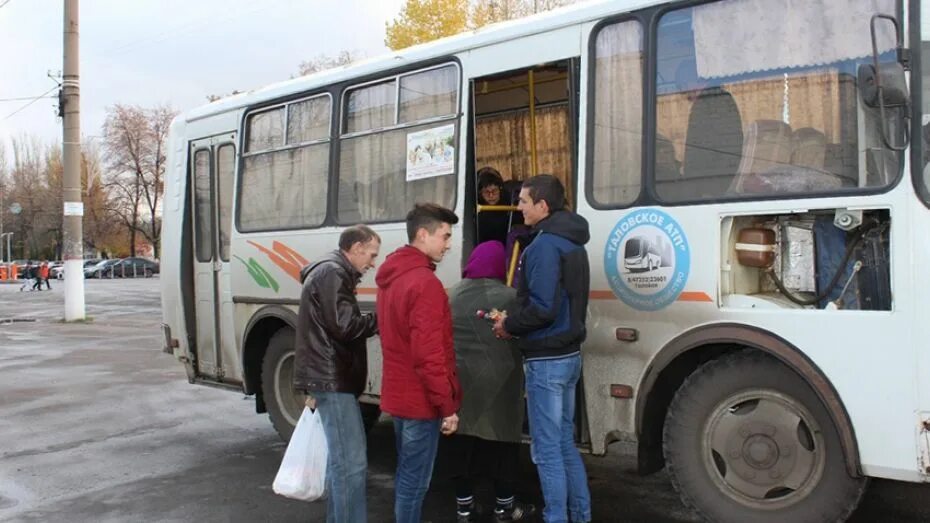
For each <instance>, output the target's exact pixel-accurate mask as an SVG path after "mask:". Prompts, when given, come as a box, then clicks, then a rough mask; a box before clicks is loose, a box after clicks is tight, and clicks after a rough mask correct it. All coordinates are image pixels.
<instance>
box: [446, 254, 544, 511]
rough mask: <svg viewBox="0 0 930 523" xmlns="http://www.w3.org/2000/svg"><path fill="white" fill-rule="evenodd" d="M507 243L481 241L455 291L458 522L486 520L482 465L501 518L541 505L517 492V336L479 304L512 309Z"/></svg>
mask: <svg viewBox="0 0 930 523" xmlns="http://www.w3.org/2000/svg"><path fill="white" fill-rule="evenodd" d="M506 264H507V261H506V255H505V254H504V244H503V243H501V242H499V241H488V242H484V243H481V244H479V245H477V246H476V247H475V249H474V250H473V251H472V253H471V256H469V258H468V264H467V265H466V266H465V270H464V271H463V272H462V281H461V282H459V283H458V284H456V285H455V286H454V287H453V288H452V289H451V290H450V292H449V304H450V306H451V307H452V336H453V339H454V341H455V357H456V360H455V363H456V369H457V371H458V376H459V381H460V382H461V384H462V391H463V396H462V406H461V408H460V409H459V430H458V432H457V433H456V434H455V436H453V437H452V438H451V440H450V442H449V446H448V448H449V452H448V456H449V458H451V459H450V461H451V464H452V468H453V470H454V472H453V479H454V481H455V501H456V519H457V521H458V523H473V522H476V521H480V520H481V518H482V516H483V514H482V513H481V512H482V511H481V508H480V504H479V503H477V501H476V500H475V482H476V479H477V476H478V475H479V474H478V473H479V471H481V470H482V469H483V472H485V473H486V474H487V475H488V476H490V477H491V478H492V479H493V481H494V495H495V498H496V500H495V504H494V520H495V521H496V522H498V523H501V522H508V521H526V520H529V519H531V518H532V517H533V515H534V514H535V513H536V507H534V506H533V505H530V504H525V503H521V502H519V501H517V500H516V497H515V495H514V490H515V488H516V484H517V471H518V466H519V463H518V457H519V453H520V442H521V440H522V439H523V362H522V360H521V357H520V351H519V350H518V349H517V347H516V345H514V343H513V342H511V341H508V340H503V339H499V338H496V337H494V335H493V333H492V332H491V330H490V329H488V324H487V320H486V319H484V318H481V317H479V315H478V314H477V313H478V311H494V310H501V311H502V310H505V309H506V308H507V307H508V306H509V304H510V302H512V301H513V299H514V298H515V297H516V291H515V290H514V289H512V288H510V287H508V286H507V285H506V284H505V283H504V278H505V268H506Z"/></svg>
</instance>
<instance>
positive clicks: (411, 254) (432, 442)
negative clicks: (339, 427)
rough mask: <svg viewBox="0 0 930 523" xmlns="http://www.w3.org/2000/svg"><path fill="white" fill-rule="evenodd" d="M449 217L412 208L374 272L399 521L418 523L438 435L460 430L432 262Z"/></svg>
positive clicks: (443, 308) (446, 316)
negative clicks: (402, 238)
mask: <svg viewBox="0 0 930 523" xmlns="http://www.w3.org/2000/svg"><path fill="white" fill-rule="evenodd" d="M458 221H459V219H458V217H457V216H456V215H455V213H454V212H452V211H450V210H449V209H446V208H444V207H440V206H438V205H435V204H418V205H417V206H415V207H414V208H413V210H411V211H410V212H409V213H408V214H407V239H408V241H409V244H408V245H405V246H403V247H401V248H399V249H397V250H396V251H394V252H393V253H391V254H390V255H389V256H388V257H387V259H385V261H384V264H382V265H381V268H380V269H379V270H378V275H377V276H376V277H375V281H376V283H377V284H378V298H377V312H378V330H379V331H380V333H381V353H382V358H383V364H384V367H383V372H382V377H381V379H382V383H381V410H383V411H384V412H387V413H388V414H390V415H391V416H393V418H394V434H395V438H396V440H397V443H396V445H397V473H396V475H395V478H394V485H395V486H394V516H395V518H396V521H397V523H420V512H421V509H422V506H423V498H424V497H425V496H426V491H427V489H429V482H430V477H431V476H432V474H433V462H434V461H435V459H436V448H437V445H438V444H439V433H440V432H441V433H443V434H446V435H449V434H452V433H454V432H455V431H456V429H457V428H458V416H457V415H456V412H457V411H458V410H459V405H460V404H461V400H462V391H461V386H460V385H459V379H458V376H457V375H456V372H455V350H454V348H453V346H452V313H451V311H450V309H449V298H448V296H447V295H446V291H445V289H444V288H443V286H442V282H440V281H439V278H437V277H436V275H435V274H434V271H435V270H436V264H437V263H439V262H440V261H442V258H443V256H445V254H446V251H448V250H449V248H450V247H451V246H452V225H454V224H456V223H458Z"/></svg>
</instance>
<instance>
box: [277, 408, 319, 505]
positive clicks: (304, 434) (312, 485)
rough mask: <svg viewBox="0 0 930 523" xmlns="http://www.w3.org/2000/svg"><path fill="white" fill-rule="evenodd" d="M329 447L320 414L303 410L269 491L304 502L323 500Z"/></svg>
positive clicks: (307, 409)
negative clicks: (271, 489)
mask: <svg viewBox="0 0 930 523" xmlns="http://www.w3.org/2000/svg"><path fill="white" fill-rule="evenodd" d="M328 454H329V447H327V445H326V434H325V433H324V432H323V421H322V420H321V419H320V413H319V411H316V412H314V411H312V410H310V408H309V407H304V412H303V414H301V415H300V420H299V421H297V427H295V428H294V434H292V435H291V441H290V443H288V445H287V450H285V451H284V459H283V460H282V461H281V468H279V469H278V475H277V476H275V478H274V483H273V484H272V488H273V489H274V491H275V493H276V494H280V495H282V496H286V497H289V498H294V499H299V500H303V501H316V500H318V499H323V498H324V497H326V459H327V457H328Z"/></svg>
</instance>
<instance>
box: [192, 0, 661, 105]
mask: <svg viewBox="0 0 930 523" xmlns="http://www.w3.org/2000/svg"><path fill="white" fill-rule="evenodd" d="M662 1H663V0H591V1H588V2H584V3H580V4H572V5H567V6H564V7H560V8H558V9H554V10H552V11H546V12H543V13H538V14H535V15H532V16H529V17H526V18H521V19H517V20H509V21H505V22H498V23H495V24H491V25H489V26H486V27H482V28H479V29H476V30H473V31H466V32H464V33H459V34H457V35H454V36H449V37H445V38H441V39H439V40H436V41H433V42H428V43H424V44H419V45H415V46H412V47H408V48H406V49H402V50H400V51H395V52H392V53H388V54H385V55H381V56H378V57H374V58H370V59H365V60H361V61H358V62H354V63H352V64H349V65H345V66H341V67H336V68H333V69H327V70H325V71H320V72H318V73H313V74H310V75H306V76H301V77H298V78H293V79H290V80H284V81H281V82H276V83H273V84H270V85H267V86H264V87H259V88H256V89H251V90H249V91H246V92H243V93H240V94H236V95H233V96H229V97H226V98H222V99H220V100H217V101H215V102H211V103H209V104H206V105H203V106H200V107H197V108H195V109H191V110H190V111H187V112H185V113H183V114H182V116H181V118H183V119H184V120H185V121H188V122H191V121H194V120H199V119H202V118H207V117H210V116H213V115H216V114H221V113H225V112H228V111H233V110H237V109H240V108H242V107H246V106H249V105H254V104H258V103H262V102H265V101H269V100H274V99H277V98H280V97H283V96H287V95H289V94H293V93H295V92H302V91H309V90H311V89H315V88H318V87H322V86H326V85H330V84H334V83H339V82H342V81H345V80H347V79H352V78H356V77H360V76H365V75H368V74H373V73H378V72H380V71H384V70H388V69H392V68H394V67H397V66H400V65H403V64H408V63H410V64H413V63H417V62H421V61H426V60H430V59H433V58H441V57H443V56H449V55H453V54H456V53H460V52H463V51H468V50H471V49H476V48H480V47H484V46H488V45H493V44H497V43H500V42H504V41H507V40H511V39H514V38H520V37H524V36H529V35H533V34H537V33H541V32H545V31H550V30H554V29H558V28H561V27H566V26H570V25H574V24H578V23H584V22H586V21H590V20H597V19H600V18H603V17H604V16H608V15H610V14H613V13H622V12H626V11H632V10H635V9H640V8H643V7H648V6H652V5H655V4H659V3H662Z"/></svg>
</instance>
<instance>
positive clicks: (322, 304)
mask: <svg viewBox="0 0 930 523" xmlns="http://www.w3.org/2000/svg"><path fill="white" fill-rule="evenodd" d="M361 277H362V275H361V274H360V273H359V272H358V270H356V269H355V267H353V266H352V264H351V263H349V260H348V259H346V257H345V256H344V255H343V254H342V252H340V251H338V250H337V251H333V252H331V253H329V254H327V255H325V256H323V257H322V258H320V259H319V260H318V261H316V262H315V263H312V264H310V265H308V266H306V267H304V268H303V270H301V271H300V278H301V281H303V290H302V291H301V293H300V308H299V310H298V312H297V336H296V340H295V367H294V386H295V388H297V389H298V390H305V391H308V392H311V393H312V392H314V391H321V392H348V393H352V394H355V395H356V396H358V395H360V394H361V393H362V392H363V391H364V390H365V382H366V381H367V379H368V353H367V350H366V343H365V340H366V339H367V338H369V337H371V336H374V335H375V334H376V333H377V320H376V319H375V317H374V315H372V314H362V313H361V312H360V311H359V308H358V301H357V300H356V299H355V287H356V285H358V282H359V280H360V279H361Z"/></svg>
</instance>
